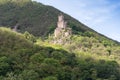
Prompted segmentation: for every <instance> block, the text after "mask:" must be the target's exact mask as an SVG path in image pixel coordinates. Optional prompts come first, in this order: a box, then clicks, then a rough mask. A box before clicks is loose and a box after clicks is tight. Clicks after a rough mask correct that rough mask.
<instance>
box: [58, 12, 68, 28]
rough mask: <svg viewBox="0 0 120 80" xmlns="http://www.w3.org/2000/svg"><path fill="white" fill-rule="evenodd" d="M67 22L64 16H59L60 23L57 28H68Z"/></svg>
mask: <svg viewBox="0 0 120 80" xmlns="http://www.w3.org/2000/svg"><path fill="white" fill-rule="evenodd" d="M66 26H67V22H65V21H64V16H63V15H62V14H60V15H59V16H58V22H57V27H59V28H66Z"/></svg>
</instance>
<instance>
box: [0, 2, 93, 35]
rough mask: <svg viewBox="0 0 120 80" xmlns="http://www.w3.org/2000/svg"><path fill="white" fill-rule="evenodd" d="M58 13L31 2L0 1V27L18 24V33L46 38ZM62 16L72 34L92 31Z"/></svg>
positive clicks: (49, 7) (53, 25) (52, 28)
mask: <svg viewBox="0 0 120 80" xmlns="http://www.w3.org/2000/svg"><path fill="white" fill-rule="evenodd" d="M60 13H63V12H61V11H59V10H57V9H55V8H54V7H51V6H46V5H43V4H41V3H37V2H33V1H31V0H0V26H7V27H10V28H14V26H15V25H16V24H19V25H18V31H20V32H24V31H28V32H30V33H32V34H33V35H36V36H46V35H47V34H49V33H50V32H52V31H53V30H54V29H55V27H56V22H57V16H58V15H59V14H60ZM63 14H64V13H63ZM64 16H65V19H66V20H67V21H68V26H69V27H72V29H73V30H74V32H76V31H77V32H78V31H79V32H84V31H87V30H89V31H92V30H91V29H90V28H88V27H86V26H85V25H83V24H82V23H80V22H78V21H77V20H75V19H74V18H72V17H70V16H68V15H67V14H64Z"/></svg>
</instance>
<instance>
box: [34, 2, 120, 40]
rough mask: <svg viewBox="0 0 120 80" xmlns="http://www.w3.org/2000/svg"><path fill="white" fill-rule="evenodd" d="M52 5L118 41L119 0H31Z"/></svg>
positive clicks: (119, 36) (119, 23)
mask: <svg viewBox="0 0 120 80" xmlns="http://www.w3.org/2000/svg"><path fill="white" fill-rule="evenodd" d="M33 1H37V2H40V3H43V4H45V5H50V6H53V7H55V8H57V9H59V10H61V11H62V12H64V13H67V14H68V15H70V16H72V17H74V18H75V19H77V20H78V21H80V22H82V23H83V24H85V25H87V26H88V27H90V28H92V29H93V30H95V31H97V32H99V33H101V34H103V35H105V36H108V37H109V38H112V39H114V40H117V41H119V42H120V0H33Z"/></svg>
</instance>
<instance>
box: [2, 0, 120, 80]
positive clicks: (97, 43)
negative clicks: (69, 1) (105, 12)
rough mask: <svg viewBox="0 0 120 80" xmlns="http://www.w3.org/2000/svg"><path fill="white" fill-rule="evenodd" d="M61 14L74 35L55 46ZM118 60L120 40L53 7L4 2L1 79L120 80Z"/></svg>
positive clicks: (23, 1)
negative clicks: (103, 33) (95, 29)
mask: <svg viewBox="0 0 120 80" xmlns="http://www.w3.org/2000/svg"><path fill="white" fill-rule="evenodd" d="M60 13H62V14H63V15H64V17H65V21H67V22H68V24H67V26H66V27H68V28H67V29H70V30H71V34H70V36H69V38H67V37H65V38H63V39H64V40H62V41H64V42H63V43H62V44H57V43H56V44H55V43H54V41H55V40H56V38H55V37H54V34H53V33H54V29H55V28H56V27H57V19H58V18H57V17H58V15H59V14H60ZM6 27H7V28H6ZM63 31H64V32H65V30H63ZM48 34H49V35H48ZM59 39H61V36H59ZM119 56H120V43H119V42H116V41H114V40H112V39H109V38H107V37H105V36H104V35H101V34H99V33H97V32H95V31H94V30H92V29H90V28H89V27H87V26H85V25H84V24H82V23H80V22H78V21H77V20H75V19H74V18H72V17H70V16H69V15H67V14H65V13H63V12H61V11H59V10H57V9H55V8H53V7H51V6H47V5H43V4H41V3H37V2H34V1H31V0H0V80H120V57H119Z"/></svg>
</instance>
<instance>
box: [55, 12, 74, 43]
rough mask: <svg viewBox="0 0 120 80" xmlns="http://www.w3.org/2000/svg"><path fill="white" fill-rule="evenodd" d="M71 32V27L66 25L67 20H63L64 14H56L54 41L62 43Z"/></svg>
mask: <svg viewBox="0 0 120 80" xmlns="http://www.w3.org/2000/svg"><path fill="white" fill-rule="evenodd" d="M71 34H72V30H71V28H68V27H67V22H66V21H64V16H63V15H62V14H60V15H59V16H58V22H57V28H56V29H55V31H54V38H55V39H56V40H55V41H54V43H60V44H61V43H63V42H64V41H65V40H66V39H68V38H69V37H70V36H71Z"/></svg>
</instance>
